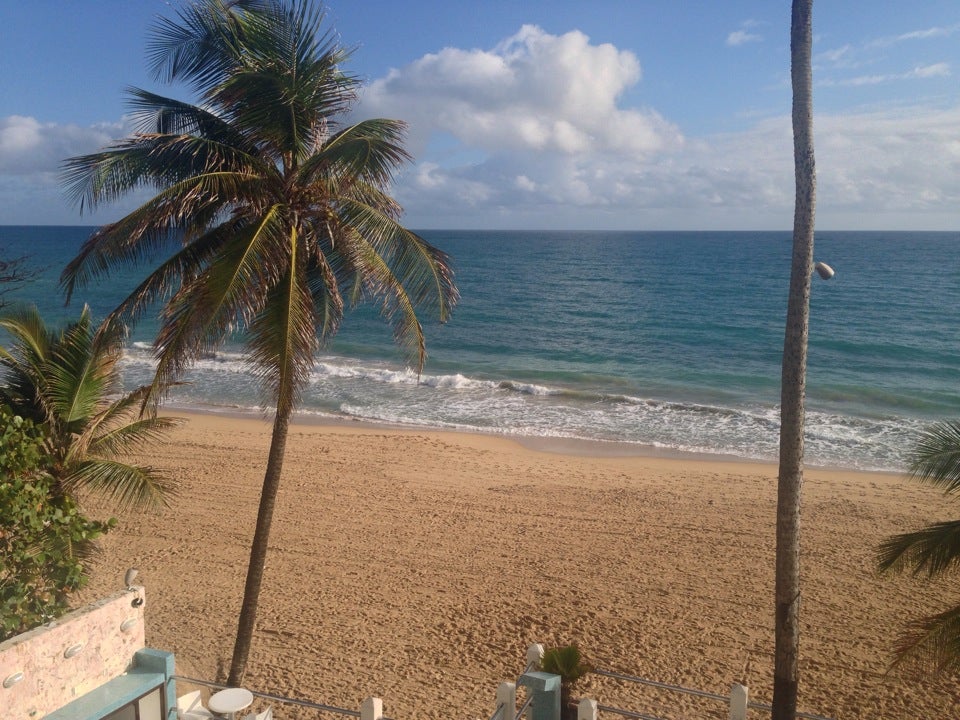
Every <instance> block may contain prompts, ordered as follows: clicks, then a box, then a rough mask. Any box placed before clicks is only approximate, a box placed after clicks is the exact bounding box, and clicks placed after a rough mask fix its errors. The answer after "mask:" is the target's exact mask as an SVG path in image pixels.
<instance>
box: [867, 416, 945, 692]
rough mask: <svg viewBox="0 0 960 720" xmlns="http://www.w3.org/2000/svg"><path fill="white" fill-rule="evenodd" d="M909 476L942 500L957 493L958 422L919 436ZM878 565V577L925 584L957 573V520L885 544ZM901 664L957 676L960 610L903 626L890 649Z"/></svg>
mask: <svg viewBox="0 0 960 720" xmlns="http://www.w3.org/2000/svg"><path fill="white" fill-rule="evenodd" d="M910 474H911V475H912V476H913V477H914V478H916V479H917V480H920V481H922V482H925V483H928V484H930V485H933V486H934V487H938V488H941V489H943V491H944V493H945V494H946V495H953V496H956V495H957V494H958V493H960V421H956V420H954V421H947V422H941V423H938V424H936V425H933V426H932V427H930V428H928V429H927V430H926V431H925V432H924V433H923V434H922V435H921V436H920V438H919V440H918V442H917V445H916V447H914V449H913V452H912V455H911V465H910ZM877 564H878V566H879V569H880V571H881V572H902V571H905V570H908V569H909V570H912V572H913V574H914V575H925V576H927V577H928V578H936V577H942V576H944V575H949V574H951V573H956V571H957V568H958V566H960V520H947V521H943V522H938V523H934V524H932V525H928V526H927V527H924V528H920V529H919V530H914V531H911V532H905V533H901V534H900V535H894V536H893V537H890V538H887V539H886V540H885V541H884V542H883V543H882V544H881V545H880V548H879V549H878V552H877ZM903 663H914V664H915V665H916V666H918V667H919V668H921V669H923V670H933V671H934V672H938V673H951V672H957V671H958V670H960V604H958V605H954V606H953V607H950V608H947V609H946V610H944V611H943V612H940V613H937V614H934V615H930V616H928V617H922V618H916V619H914V620H911V621H910V622H909V623H908V624H907V626H906V628H905V630H904V631H903V632H902V633H901V635H900V637H899V638H898V640H897V643H896V645H895V647H894V663H893V665H894V667H896V666H897V665H900V664H903Z"/></svg>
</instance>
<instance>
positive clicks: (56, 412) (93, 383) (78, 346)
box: [0, 306, 177, 508]
mask: <svg viewBox="0 0 960 720" xmlns="http://www.w3.org/2000/svg"><path fill="white" fill-rule="evenodd" d="M0 328H2V329H3V330H5V331H6V332H7V334H8V335H9V336H10V338H11V342H10V343H9V345H8V346H7V347H0V369H2V370H3V373H4V375H3V384H2V385H0V403H3V404H6V405H9V406H10V408H11V409H12V410H13V411H14V412H15V413H16V414H18V415H20V416H22V417H24V418H28V419H30V420H32V421H33V422H35V423H37V424H38V425H42V427H43V430H44V433H45V435H46V439H47V443H46V446H47V451H48V452H47V454H46V455H45V462H44V468H45V469H46V471H47V472H48V473H49V475H50V476H51V477H52V478H53V480H54V483H55V484H54V486H53V490H52V491H53V493H54V494H55V495H57V496H68V495H69V496H72V497H74V498H75V497H76V493H77V492H79V491H81V490H84V489H93V490H95V491H98V492H100V493H102V494H103V495H105V496H107V497H109V498H111V499H112V500H114V501H115V502H116V503H117V505H118V506H119V507H121V508H122V507H125V506H128V505H141V506H149V505H154V506H155V505H159V504H161V503H163V502H165V499H164V498H165V495H166V494H167V493H169V492H171V491H172V490H173V485H172V483H171V482H170V480H169V478H167V477H166V476H165V475H164V474H163V473H162V472H160V471H159V470H156V469H154V468H151V467H144V466H139V465H133V464H129V463H125V462H122V461H121V459H120V458H121V457H122V456H123V455H125V454H126V453H129V452H131V451H133V450H136V449H138V448H140V447H141V446H143V445H144V444H146V443H148V442H150V441H152V440H154V439H156V438H157V437H158V436H159V435H160V434H161V433H162V431H164V430H165V429H167V428H169V427H171V426H172V425H174V424H176V422H177V421H176V420H174V419H173V418H162V417H155V416H153V415H148V416H143V415H140V413H139V410H140V403H141V401H142V398H143V395H144V393H145V389H144V388H140V389H137V390H134V391H133V392H130V393H126V394H124V393H123V392H122V378H121V376H120V369H119V362H120V359H121V358H122V356H123V340H124V337H125V330H124V328H123V327H122V326H119V325H116V324H104V325H101V326H100V327H97V326H95V325H94V323H93V320H92V318H91V316H90V311H89V309H88V308H86V307H85V308H84V309H83V310H82V311H81V313H80V317H79V318H78V319H77V320H76V321H74V322H71V323H68V324H67V325H66V326H65V327H63V328H60V329H57V330H48V329H47V327H46V325H45V323H44V321H43V318H42V317H41V316H40V313H39V312H38V311H37V309H36V308H35V307H32V306H31V307H26V306H13V307H11V308H8V309H5V310H4V311H3V312H0Z"/></svg>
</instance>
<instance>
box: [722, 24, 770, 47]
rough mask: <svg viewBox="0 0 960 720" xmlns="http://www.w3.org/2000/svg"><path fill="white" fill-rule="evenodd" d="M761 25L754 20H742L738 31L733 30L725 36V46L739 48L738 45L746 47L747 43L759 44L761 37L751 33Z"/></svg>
mask: <svg viewBox="0 0 960 720" xmlns="http://www.w3.org/2000/svg"><path fill="white" fill-rule="evenodd" d="M760 24H761V23H759V22H757V21H756V20H744V21H743V22H742V23H740V29H739V30H734V31H733V32H731V33H730V34H729V35H727V41H726V44H727V46H728V47H739V46H740V45H746V44H747V43H752V42H760V41H761V40H763V36H762V35H759V34H757V33H755V32H751V31H752V30H753V29H754V28H756V27H759V26H760Z"/></svg>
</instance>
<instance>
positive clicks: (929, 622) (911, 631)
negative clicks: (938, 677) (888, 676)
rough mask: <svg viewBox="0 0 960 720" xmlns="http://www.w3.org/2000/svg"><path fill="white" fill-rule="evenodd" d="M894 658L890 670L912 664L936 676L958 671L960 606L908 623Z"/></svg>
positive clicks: (895, 650) (959, 664) (895, 649)
mask: <svg viewBox="0 0 960 720" xmlns="http://www.w3.org/2000/svg"><path fill="white" fill-rule="evenodd" d="M894 656H895V657H894V661H893V665H892V668H891V669H894V668H897V667H898V666H905V665H911V664H913V665H916V666H917V667H918V668H920V669H922V670H925V671H929V670H933V671H934V672H937V673H954V672H957V671H958V670H960V606H957V607H953V608H950V609H949V610H946V611H944V612H942V613H939V614H937V615H933V616H931V617H926V618H921V619H919V620H914V621H913V622H911V623H909V624H908V625H907V627H906V629H905V630H904V632H903V634H902V635H901V636H900V637H899V639H898V641H897V644H896V646H895V648H894Z"/></svg>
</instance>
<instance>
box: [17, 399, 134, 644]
mask: <svg viewBox="0 0 960 720" xmlns="http://www.w3.org/2000/svg"><path fill="white" fill-rule="evenodd" d="M44 440H45V438H44V436H43V433H42V432H41V430H40V429H39V428H38V427H36V426H35V425H34V424H33V423H32V422H31V421H30V420H25V419H23V418H22V417H20V416H18V415H14V414H13V413H12V412H11V411H10V410H9V409H7V408H0V641H2V640H5V639H7V638H9V637H12V636H14V635H17V634H19V633H21V632H24V631H26V630H29V629H30V628H33V627H36V626H37V625H41V624H43V623H45V622H47V621H49V620H51V619H53V618H56V617H58V616H60V615H62V614H63V613H64V612H66V610H67V608H68V604H67V598H68V595H69V594H70V593H71V592H73V591H75V590H77V589H79V588H80V587H82V586H83V585H84V583H85V582H86V576H85V573H84V566H83V559H84V557H86V556H88V555H89V553H90V550H91V547H92V545H91V543H92V541H93V540H94V539H95V538H97V537H99V536H100V535H101V534H103V533H104V532H106V531H107V530H108V529H109V528H110V527H112V526H113V525H114V524H115V521H114V520H110V521H108V522H97V521H94V520H89V519H87V518H86V517H84V516H83V515H82V514H81V513H80V510H79V508H78V507H77V503H76V501H75V500H74V499H72V498H70V497H64V496H59V497H57V496H55V495H54V493H53V487H54V481H53V479H52V478H51V477H50V476H49V475H48V474H47V473H46V472H44V471H43V468H44V467H46V466H47V464H48V463H49V457H48V454H47V450H46V447H45V442H44Z"/></svg>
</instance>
